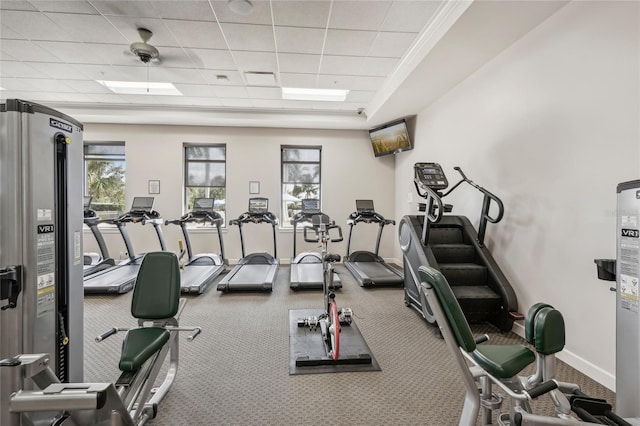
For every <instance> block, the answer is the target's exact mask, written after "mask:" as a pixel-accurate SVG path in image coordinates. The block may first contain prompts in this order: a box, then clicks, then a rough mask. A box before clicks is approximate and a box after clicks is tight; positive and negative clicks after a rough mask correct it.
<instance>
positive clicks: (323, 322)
mask: <svg viewBox="0 0 640 426" xmlns="http://www.w3.org/2000/svg"><path fill="white" fill-rule="evenodd" d="M311 223H312V225H311V226H305V227H304V240H305V241H306V242H309V243H317V242H320V244H321V247H322V251H321V257H322V271H323V279H322V292H323V294H324V312H323V313H322V314H320V315H319V316H308V317H305V318H301V319H300V320H298V327H308V328H309V329H310V330H312V331H315V330H317V329H318V328H320V333H321V334H322V341H323V343H324V347H325V352H326V354H327V357H328V358H330V359H331V360H332V361H333V362H337V361H338V359H339V358H340V328H341V326H343V325H346V326H348V325H350V324H351V321H352V311H351V309H350V308H340V309H338V305H337V304H336V294H335V287H334V285H333V276H334V274H333V269H334V268H333V263H334V262H339V261H340V255H339V254H329V253H328V250H327V246H328V243H329V241H331V242H339V241H342V239H343V238H342V228H340V226H339V225H336V224H335V222H334V221H332V220H331V219H329V216H327V215H326V214H322V213H321V214H317V215H314V216H313V217H312V219H311ZM332 229H335V230H337V231H335V232H337V233H338V235H337V236H335V237H332V236H331V235H330V230H332ZM299 361H300V362H301V360H297V361H296V364H297V365H302V364H300V363H299Z"/></svg>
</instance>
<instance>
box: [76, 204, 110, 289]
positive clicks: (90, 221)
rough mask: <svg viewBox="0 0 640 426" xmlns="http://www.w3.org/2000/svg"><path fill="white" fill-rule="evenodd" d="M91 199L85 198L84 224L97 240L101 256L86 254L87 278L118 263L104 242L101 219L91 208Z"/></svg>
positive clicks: (85, 273)
mask: <svg viewBox="0 0 640 426" xmlns="http://www.w3.org/2000/svg"><path fill="white" fill-rule="evenodd" d="M91 198H92V197H90V196H85V197H84V224H85V225H87V227H89V229H90V230H91V233H92V234H93V236H94V237H95V239H96V242H97V243H98V248H99V249H100V254H98V253H84V254H83V257H84V268H83V276H85V277H87V276H89V275H91V274H95V273H96V272H100V271H103V270H105V269H109V268H111V267H112V266H115V264H116V262H115V260H114V259H112V258H111V256H109V250H108V249H107V244H106V243H105V242H104V237H103V236H102V232H100V229H99V228H98V224H100V223H101V222H100V217H98V214H97V213H96V211H95V210H93V209H92V208H91Z"/></svg>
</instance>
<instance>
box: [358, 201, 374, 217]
mask: <svg viewBox="0 0 640 426" xmlns="http://www.w3.org/2000/svg"><path fill="white" fill-rule="evenodd" d="M356 210H357V212H358V213H359V214H362V213H373V212H374V211H375V210H374V208H373V200H356Z"/></svg>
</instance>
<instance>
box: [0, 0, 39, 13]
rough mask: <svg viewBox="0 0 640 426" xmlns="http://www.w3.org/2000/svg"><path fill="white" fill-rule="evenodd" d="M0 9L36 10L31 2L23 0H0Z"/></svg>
mask: <svg viewBox="0 0 640 426" xmlns="http://www.w3.org/2000/svg"><path fill="white" fill-rule="evenodd" d="M0 10H31V11H35V10H37V9H36V8H35V7H33V6H32V5H31V4H29V3H28V2H26V1H24V0H20V1H15V0H2V1H0Z"/></svg>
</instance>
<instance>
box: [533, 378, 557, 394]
mask: <svg viewBox="0 0 640 426" xmlns="http://www.w3.org/2000/svg"><path fill="white" fill-rule="evenodd" d="M557 388H558V383H556V382H555V381H554V380H548V381H546V382H544V383H540V384H539V385H538V386H536V387H535V388H533V389H529V390H528V391H527V394H529V397H531V399H535V398H537V397H539V396H541V395H544V394H545V393H547V392H551V391H552V390H554V389H557Z"/></svg>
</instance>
